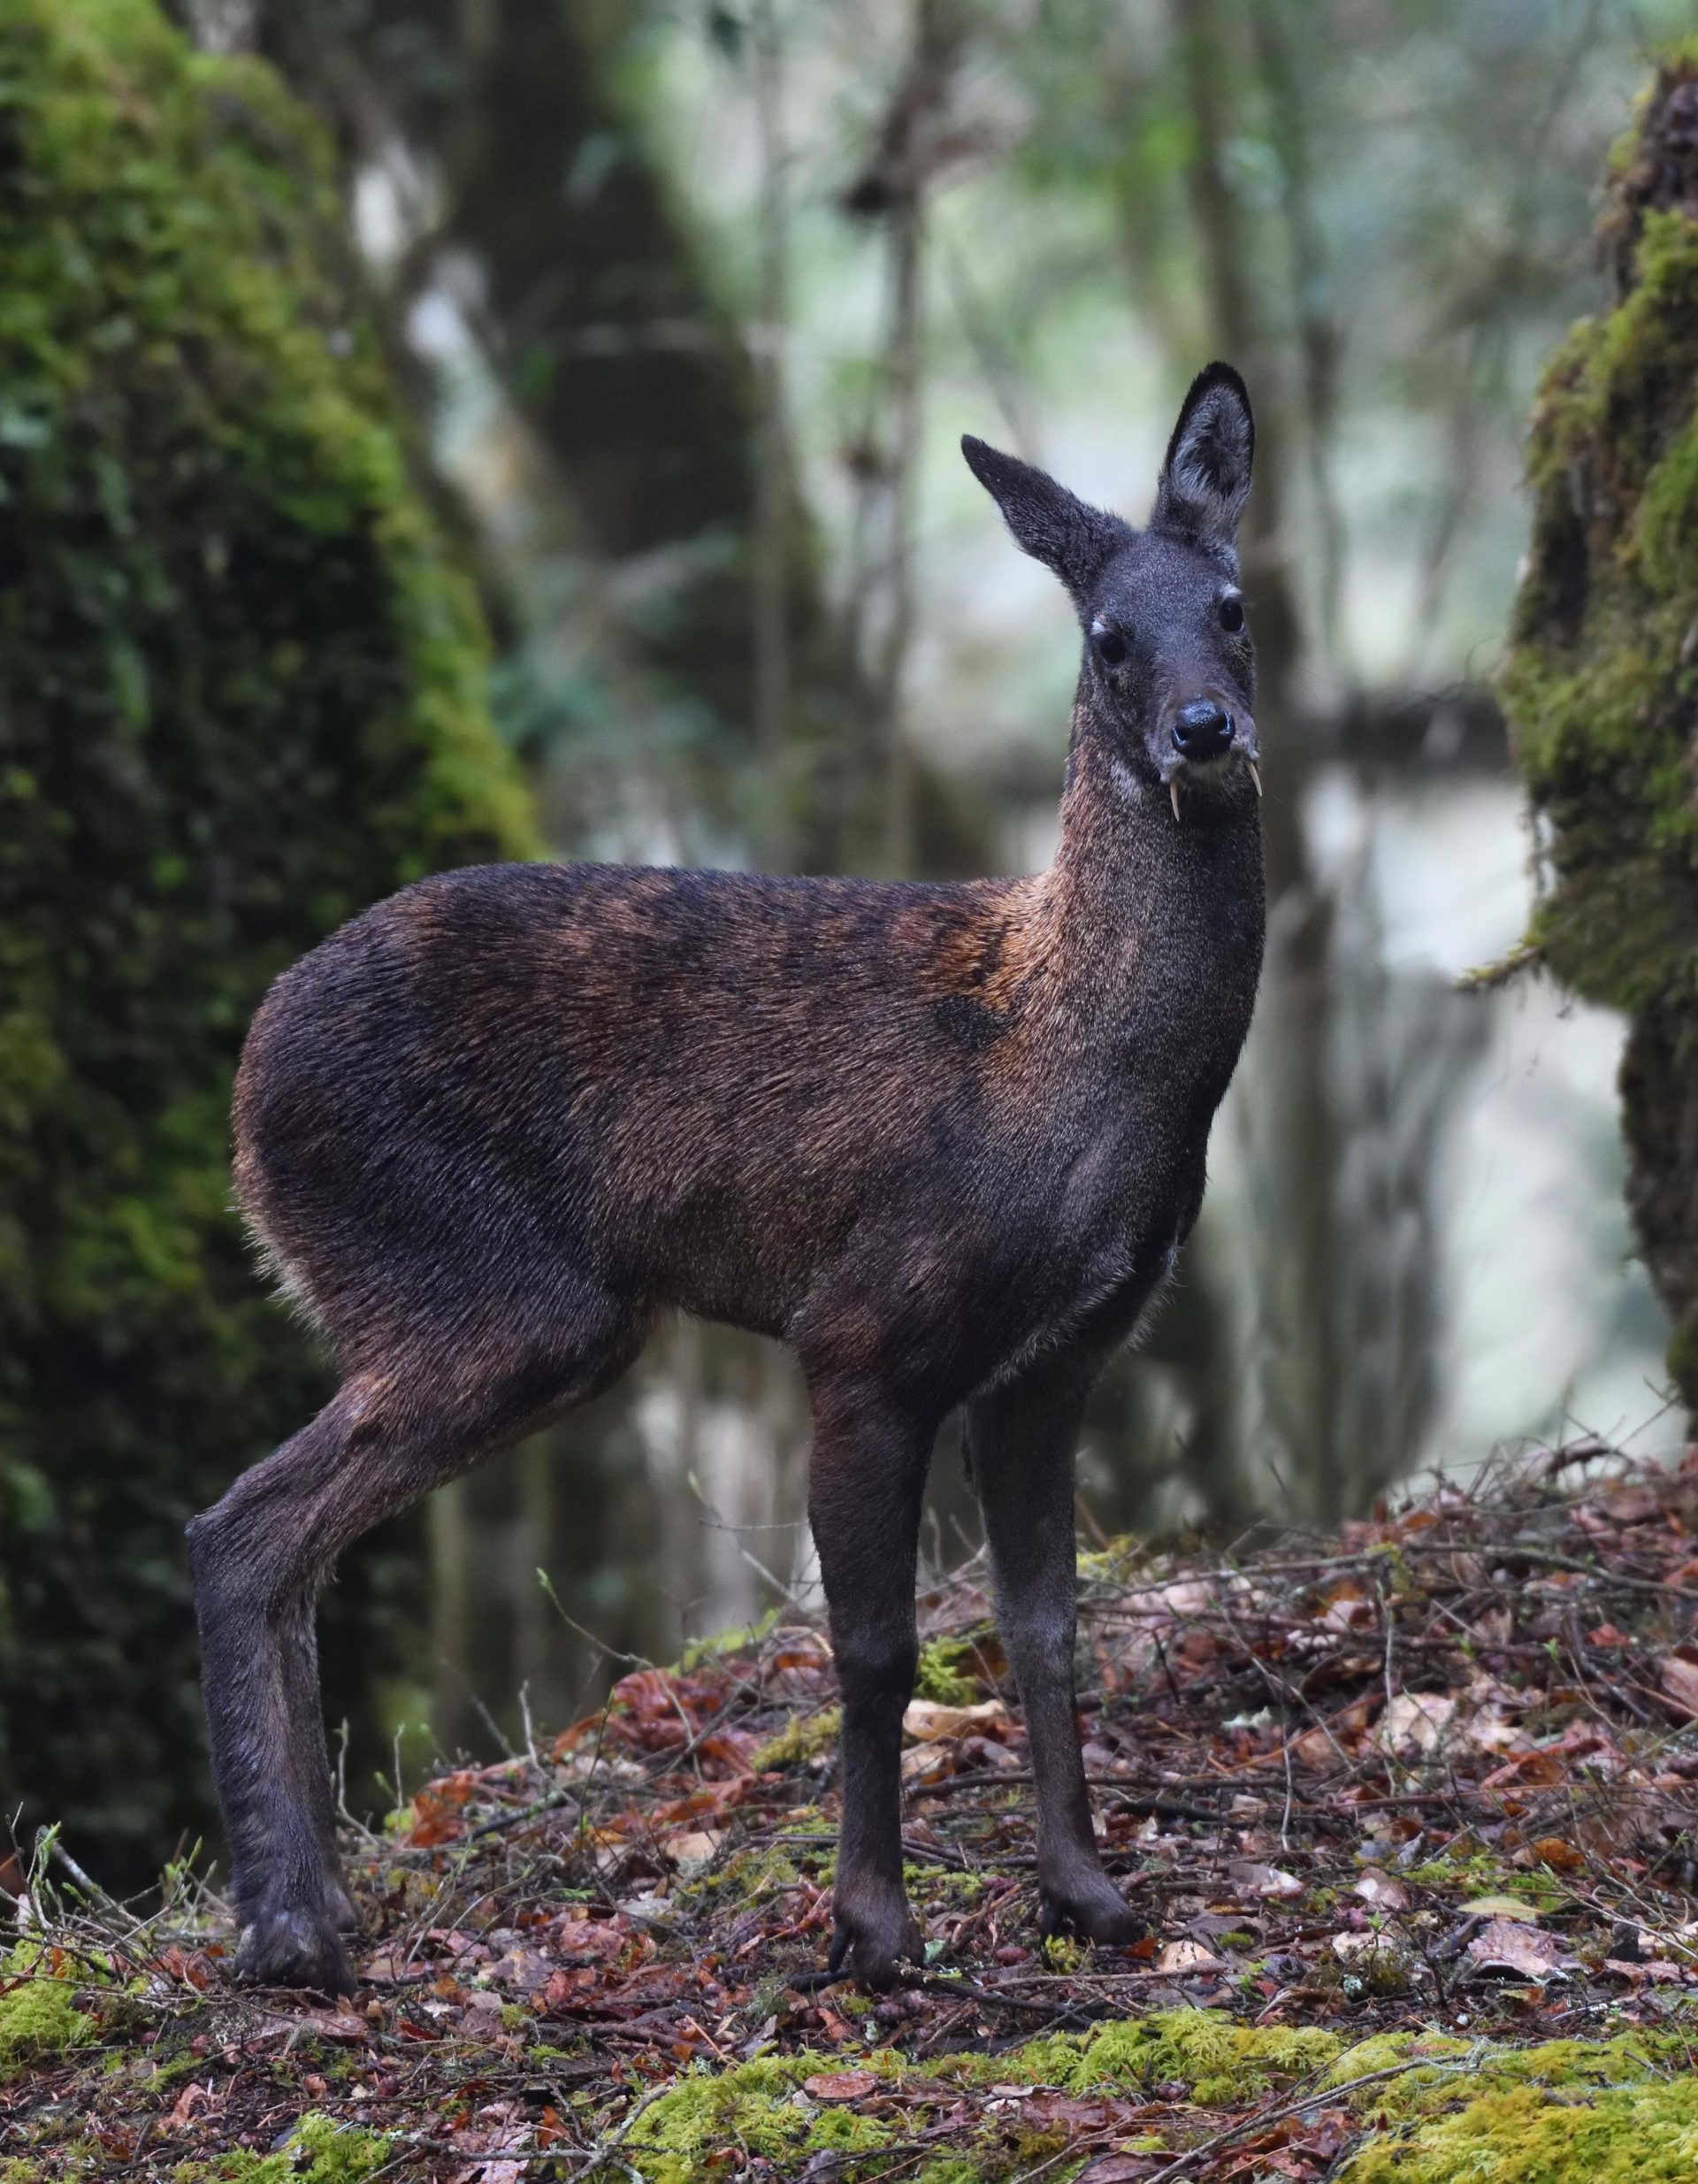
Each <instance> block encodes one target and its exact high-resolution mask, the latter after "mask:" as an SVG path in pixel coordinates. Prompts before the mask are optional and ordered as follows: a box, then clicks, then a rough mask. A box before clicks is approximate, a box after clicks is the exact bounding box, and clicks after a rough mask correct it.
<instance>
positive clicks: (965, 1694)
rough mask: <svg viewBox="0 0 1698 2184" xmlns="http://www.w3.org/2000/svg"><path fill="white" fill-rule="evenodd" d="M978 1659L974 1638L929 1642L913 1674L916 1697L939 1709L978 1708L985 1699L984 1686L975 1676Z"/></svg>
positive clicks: (923, 1648)
mask: <svg viewBox="0 0 1698 2184" xmlns="http://www.w3.org/2000/svg"><path fill="white" fill-rule="evenodd" d="M976 1659H977V1650H976V1648H975V1644H974V1642H973V1640H972V1639H971V1638H928V1639H927V1641H926V1643H925V1644H923V1645H922V1647H921V1648H920V1665H919V1667H918V1668H917V1669H916V1670H915V1671H914V1697H916V1698H926V1699H931V1700H933V1701H935V1702H936V1703H937V1705H940V1706H971V1705H975V1704H976V1703H977V1702H978V1701H979V1700H980V1699H982V1698H983V1697H984V1685H983V1681H982V1680H981V1678H980V1677H979V1676H978V1675H977V1674H975V1673H973V1670H974V1666H975V1662H976Z"/></svg>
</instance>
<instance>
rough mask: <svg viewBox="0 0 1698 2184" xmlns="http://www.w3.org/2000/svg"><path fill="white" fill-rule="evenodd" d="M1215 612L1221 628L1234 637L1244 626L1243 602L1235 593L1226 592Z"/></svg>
mask: <svg viewBox="0 0 1698 2184" xmlns="http://www.w3.org/2000/svg"><path fill="white" fill-rule="evenodd" d="M1216 611H1217V612H1218V613H1219V615H1220V626H1221V628H1222V629H1223V630H1226V631H1227V632H1229V633H1230V634H1231V635H1233V636H1236V635H1237V633H1238V632H1239V631H1240V630H1241V629H1243V626H1244V602H1243V600H1242V599H1240V598H1239V596H1238V594H1237V593H1236V592H1228V594H1227V595H1226V597H1225V598H1224V599H1223V600H1222V601H1221V602H1220V607H1219V608H1218V609H1217V610H1216Z"/></svg>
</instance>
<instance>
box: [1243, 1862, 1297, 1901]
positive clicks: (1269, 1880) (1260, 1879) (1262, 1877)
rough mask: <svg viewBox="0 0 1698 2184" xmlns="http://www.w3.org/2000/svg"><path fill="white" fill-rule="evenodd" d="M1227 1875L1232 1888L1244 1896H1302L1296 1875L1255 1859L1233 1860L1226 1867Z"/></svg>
mask: <svg viewBox="0 0 1698 2184" xmlns="http://www.w3.org/2000/svg"><path fill="white" fill-rule="evenodd" d="M1227 1875H1228V1879H1229V1880H1230V1881H1231V1882H1232V1885H1233V1887H1234V1888H1235V1889H1239V1890H1241V1891H1242V1892H1243V1894H1244V1895H1246V1896H1262V1897H1282V1896H1301V1895H1302V1894H1303V1883H1302V1881H1299V1880H1298V1879H1297V1876H1296V1874H1289V1873H1287V1872H1285V1871H1284V1869H1283V1868H1282V1867H1281V1866H1264V1865H1263V1864H1261V1863H1260V1861H1259V1860H1258V1859H1256V1858H1234V1859H1233V1861H1232V1863H1231V1864H1230V1865H1229V1866H1228V1867H1227Z"/></svg>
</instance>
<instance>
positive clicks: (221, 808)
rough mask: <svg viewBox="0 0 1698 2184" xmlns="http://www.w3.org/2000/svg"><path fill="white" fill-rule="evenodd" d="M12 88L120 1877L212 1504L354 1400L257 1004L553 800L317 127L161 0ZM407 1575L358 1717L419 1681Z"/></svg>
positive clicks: (5, 1185)
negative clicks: (516, 735) (508, 721)
mask: <svg viewBox="0 0 1698 2184" xmlns="http://www.w3.org/2000/svg"><path fill="white" fill-rule="evenodd" d="M0 87H3V88H0V1788H3V1789H4V1800H5V1805H6V1808H7V1814H8V1817H9V1818H10V1817H11V1814H12V1812H15V1811H16V1809H17V1808H18V1806H19V1803H20V1801H21V1803H22V1805H23V1807H24V1810H25V1813H26V1817H27V1820H34V1819H37V1818H40V1817H43V1816H52V1817H62V1818H64V1819H65V1820H66V1822H67V1824H68V1826H69V1828H70V1829H71V1831H72V1835H73V1840H74V1841H76V1842H77V1843H78V1845H79V1847H80V1851H81V1852H82V1854H83V1855H84V1856H85V1858H87V1857H89V1856H92V1857H94V1858H96V1860H97V1861H98V1860H102V1859H103V1860H104V1863H105V1869H106V1871H107V1872H108V1874H111V1875H113V1876H114V1877H116V1878H117V1879H119V1880H124V1881H127V1880H130V1879H132V1878H136V1877H139V1876H140V1875H141V1874H142V1873H143V1872H144V1870H145V1868H146V1867H147V1866H148V1864H149V1861H151V1860H154V1859H156V1858H157V1857H158V1856H159V1855H160V1853H161V1851H162V1850H167V1851H168V1850H169V1848H170V1846H171V1844H172V1841H173V1840H174V1839H175V1838H176V1837H177V1835H179V1834H180V1833H181V1832H187V1833H190V1834H193V1833H194V1832H197V1831H199V1830H201V1829H202V1828H204V1826H205V1825H206V1822H207V1820H208V1817H209V1812H210V1800H209V1797H208V1796H207V1794H206V1786H205V1776H204V1771H203V1762H202V1734H201V1727H200V1720H199V1707H198V1701H197V1697H196V1691H195V1667H196V1664H195V1645H194V1629H193V1619H192V1613H191V1608H190V1601H189V1596H188V1589H187V1572H186V1567H185V1559H184V1554H183V1551H182V1542H181V1537H180V1534H181V1527H182V1524H183V1521H184V1520H185V1519H186V1518H187V1516H188V1514H189V1513H191V1512H192V1511H193V1510H194V1509H195V1508H196V1507H197V1506H203V1505H204V1504H205V1503H206V1502H208V1501H210V1500H211V1499H212V1498H215V1497H216V1496H217V1495H218V1493H219V1492H220V1491H221V1490H222V1489H223V1488H224V1486H225V1485H226V1483H228V1482H229V1480H230V1479H231V1478H233V1476H234V1475H235V1473H236V1472H237V1471H238V1470H239V1469H240V1468H241V1467H242V1466H243V1465H245V1464H247V1463H249V1462H250V1461H252V1460H254V1459H256V1457H258V1456H260V1455H263V1454H264V1452H266V1451H267V1450H268V1448H269V1447H270V1446H271V1445H272V1444H274V1443H275V1442H276V1441H278V1440H279V1439H280V1438H281V1437H283V1436H284V1435H286V1434H287V1433H288V1432H290V1431H291V1430H293V1429H294V1428H295V1427H297V1426H298V1425H300V1424H301V1423H302V1422H303V1420H304V1419H305V1418H306V1417H307V1416H308V1415H309V1414H310V1412H311V1410H312V1409H313V1407H314V1406H315V1404H316V1402H317V1400H318V1399H320V1398H321V1395H322V1391H323V1383H324V1375H323V1368H322V1366H321V1364H320V1363H319V1361H318V1360H317V1358H316V1357H315V1355H314V1353H313V1352H312V1350H311V1349H310V1346H309V1345H307V1343H306V1341H305V1339H304V1337H302V1335H301V1334H300V1333H299V1331H298V1330H295V1329H294V1328H293V1327H292V1326H291V1325H290V1323H289V1322H288V1321H287V1317H286V1316H285V1315H284V1314H283V1313H282V1312H281V1311H280V1310H279V1307H277V1306H276V1305H274V1304H273V1303H272V1301H271V1300H269V1299H267V1298H266V1296H265V1295H264V1290H263V1288H262V1287H261V1285H260V1284H259V1283H258V1282H257V1280H256V1278H255V1276H254V1273H253V1271H252V1269H251V1268H250V1267H249V1263H248V1257H247V1253H246V1251H245V1248H244V1245H243V1242H242V1239H241V1234H240V1232H239V1230H238V1228H237V1225H236V1222H235V1221H234V1218H233V1215H232V1213H231V1211H230V1207H229V1192H228V1175H227V1144H226V1107H227V1096H228V1090H229V1084H230V1078H231V1075H232V1071H233V1065H234V1062H235V1058H236V1054H237V1052H238V1050H239V1047H240V1045H241V1038H242V1034H243V1031H244V1030H245V1028H246V1024H247V1022H248V1019H249V1015H250V1014H251V1012H252V1010H253V1008H254V1007H255V1005H256V1002H257V1000H259V997H260V995H261V994H262V992H264V988H265V985H266V984H267V982H268V981H269V979H270V978H271V977H272V976H273V975H274V974H275V973H276V972H277V971H279V969H282V968H283V966H284V965H285V964H287V962H290V961H291V960H292V959H293V958H294V956H296V955H298V954H301V953H302V951H303V950H304V949H305V948H307V947H309V946H311V945H312V944H313V943H314V942H315V941H316V940H317V939H319V938H321V937H322V935H323V934H324V933H325V932H326V931H328V930H329V929H330V928H331V927H332V926H333V925H334V924H336V923H338V922H339V921H340V919H342V918H344V917H346V916H348V915H349V914H350V913H351V912H353V911H355V910H356V909H357V908H360V907H361V906H362V905H363V904H364V903H366V902H368V901H370V900H372V899H373V898H374V897H376V896H379V895H381V894H383V893H387V892H388V891H390V890H391V889H393V888H394V887H395V886H397V885H401V884H402V883H403V882H404V881H406V880H408V879H410V878H413V877H417V876H418V875H419V874H421V873H424V872H425V871H427V870H432V868H434V867H436V866H439V865H441V864H445V863H452V862H463V861H467V860H471V859H477V858H480V857H486V856H492V855H499V854H513V853H515V852H519V853H523V852H524V849H525V848H526V847H527V846H528V843H529V839H530V835H529V819H528V808H527V805H526V801H525V799H524V794H523V792H522V790H521V788H520V786H519V785H518V783H517V781H516V777H515V776H514V774H513V772H512V770H511V769H510V767H509V762H508V761H507V760H506V758H505V757H504V755H502V753H501V749H500V747H499V745H498V744H497V743H496V741H495V739H494V738H493V735H492V734H491V732H490V731H489V728H488V724H487V721H486V715H485V711H484V691H483V684H484V640H483V636H482V632H481V627H480V624H479V620H478V612H477V609H476V606H475V604H474V602H473V600H472V597H471V594H470V590H469V588H468V587H467V586H466V585H465V583H464V582H463V579H462V578H461V577H460V576H459V574H458V573H457V572H456V571H455V569H454V568H453V567H451V566H450V565H449V563H447V560H446V558H445V556H444V553H443V550H442V548H441V546H440V541H439V539H438V537H437V535H436V533H435V532H434V530H433V528H432V524H431V522H430V520H429V518H428V517H427V515H426V513H425V511H424V507H423V505H422V503H421V502H420V501H419V499H418V497H417V494H416V493H415V491H414V490H413V487H412V485H411V483H410V481H409V463H408V456H407V449H406V443H405V439H404V435H403V433H402V430H401V429H400V426H399V424H398V419H397V415H396V412H395V410H394V403H393V401H392V398H391V395H390V391H389V388H388V386H387V383H386V377H385V373H384V371H383V368H382V365H381V364H380V361H379V356H378V354H377V350H376V346H375V344H374V342H373V341H372V339H371V333H370V330H369V328H368V327H367V326H365V324H364V323H363V320H362V318H361V316H360V313H359V311H358V309H357V307H356V304H355V303H354V302H353V300H352V297H351V295H350V291H349V289H348V285H347V283H346V281H345V280H344V279H343V278H342V277H341V272H340V264H341V257H342V250H341V245H340V241H339V240H338V239H339V237H340V233H341V229H340V216H339V213H338V211H337V207H336V203H335V199H334V192H333V187H332V183H331V177H330V162H329V158H328V155H327V152H326V150H325V147H324V145H323V143H322V142H321V140H320V138H319V136H318V134H317V131H316V130H315V129H314V128H313V127H312V126H310V124H308V123H307V122H306V121H305V119H304V118H303V117H302V114H301V112H300V111H299V110H298V109H297V108H296V107H295V106H294V104H293V103H292V102H291V100H290V99H289V98H288V97H287V95H286V94H285V93H284V92H283V90H282V89H281V88H280V86H279V83H278V82H277V80H276V79H275V78H274V77H273V76H272V73H271V72H270V71H269V70H267V69H265V68H264V67H263V66H261V65H257V64H253V63H236V62H231V61H226V60H219V59H215V58H212V57H207V56H204V55H200V54H196V53H195V51H194V50H192V49H191V48H190V46H189V45H188V44H187V42H186V41H185V40H184V39H183V38H182V37H181V36H180V34H178V33H177V32H176V31H175V30H173V29H172V28H171V27H169V26H168V25H167V24H166V22H165V20H164V18H163V17H162V16H161V14H160V13H159V12H158V11H157V8H156V7H155V6H154V4H153V0H12V4H11V5H10V6H9V7H8V8H7V9H6V10H5V11H4V18H3V19H0ZM381 1091H382V1088H381V1087H380V1086H379V1087H374V1096H378V1097H381ZM394 1567H395V1566H394V1561H393V1559H389V1560H387V1561H386V1560H385V1559H383V1558H381V1557H378V1558H371V1557H368V1558H366V1559H364V1561H363V1563H362V1564H361V1565H360V1566H359V1568H358V1569H357V1570H356V1575H355V1576H354V1577H353V1579H352V1580H351V1582H349V1583H348V1584H346V1585H344V1586H342V1587H340V1588H339V1589H338V1591H337V1593H336V1594H335V1595H333V1602H334V1605H333V1610H332V1621H331V1623H330V1627H329V1630H328V1632H327V1637H326V1644H325V1660H326V1666H327V1670H328V1674H329V1679H330V1682H331V1685H332V1691H333V1708H336V1709H339V1710H340V1709H341V1708H345V1707H350V1706H355V1705H357V1703H358V1701H359V1700H360V1699H361V1698H363V1697H365V1696H366V1695H368V1694H369V1693H370V1691H371V1688H372V1681H373V1671H374V1669H376V1670H378V1671H381V1670H382V1669H383V1668H384V1667H388V1668H389V1670H390V1671H391V1672H392V1673H415V1674H416V1673H417V1668H416V1665H415V1664H414V1663H413V1662H412V1661H411V1660H410V1659H409V1657H408V1656H407V1655H406V1654H405V1653H404V1652H402V1651H400V1650H398V1649H396V1648H395V1647H394V1646H391V1647H390V1648H388V1649H387V1651H386V1648H385V1646H384V1644H382V1643H381V1636H380V1634H381V1630H382V1627H383V1620H384V1616H385V1613H386V1609H394V1606H395V1605H396V1601H395V1596H394V1584H395V1582H396V1580H395V1576H394ZM356 1633H357V1634H358V1636H359V1638H360V1641H361V1643H360V1644H359V1645H358V1646H357V1648H356V1647H355V1646H352V1645H350V1644H348V1639H349V1638H350V1637H351V1636H353V1635H355V1634H356ZM391 1635H392V1636H394V1625H392V1626H391ZM354 1674H357V1678H358V1681H357V1683H356V1682H354V1681H353V1675H354ZM339 1687H340V1688H339ZM333 1718H334V1717H333Z"/></svg>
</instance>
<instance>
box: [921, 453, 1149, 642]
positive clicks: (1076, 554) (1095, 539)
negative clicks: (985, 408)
mask: <svg viewBox="0 0 1698 2184" xmlns="http://www.w3.org/2000/svg"><path fill="white" fill-rule="evenodd" d="M961 453H962V454H963V455H964V456H966V457H967V466H968V469H969V470H970V471H972V473H973V475H974V476H975V478H976V479H978V481H979V483H980V484H981V485H982V486H983V487H984V489H985V491H986V492H987V493H988V494H990V498H991V499H992V500H993V501H994V502H996V504H997V506H998V508H999V509H1000V510H1002V517H1003V521H1004V522H1005V523H1006V525H1007V526H1008V528H1009V530H1010V531H1011V532H1012V533H1013V539H1014V543H1015V545H1016V546H1018V547H1019V548H1020V549H1021V553H1023V554H1029V555H1030V556H1032V559H1033V560H1034V561H1041V562H1042V563H1044V567H1045V568H1047V569H1052V570H1054V571H1055V573H1056V575H1057V576H1059V578H1060V579H1061V581H1062V582H1063V584H1065V585H1066V586H1067V589H1068V591H1070V592H1071V593H1072V594H1073V596H1074V599H1075V602H1076V603H1077V604H1078V605H1079V606H1080V607H1081V609H1082V608H1083V605H1084V595H1085V594H1086V593H1087V592H1088V591H1089V589H1090V583H1091V579H1092V578H1093V577H1095V575H1096V574H1097V571H1098V570H1099V569H1100V568H1101V567H1102V565H1103V563H1104V562H1105V561H1106V560H1107V558H1108V556H1109V555H1110V554H1111V553H1112V552H1113V549H1114V547H1115V545H1116V544H1117V543H1118V542H1119V541H1120V540H1122V539H1123V538H1124V537H1125V536H1126V525H1124V524H1123V523H1121V520H1120V518H1119V517H1118V516H1110V515H1108V514H1106V513H1105V511H1104V510H1102V509H1100V508H1092V507H1091V506H1090V503H1089V502H1085V501H1082V500H1080V499H1079V498H1078V496H1077V495H1076V494H1071V493H1069V492H1068V491H1067V487H1065V486H1059V485H1057V483H1056V482H1055V480H1054V479H1053V478H1052V477H1051V476H1050V474H1049V472H1048V471H1041V470H1038V469H1037V468H1036V466H1035V465H1034V464H1030V463H1022V462H1021V459H1020V457H1019V456H1017V455H1004V454H1003V453H1002V452H1001V450H1000V449H999V448H992V447H988V446H987V445H986V444H985V442H984V441H983V440H975V439H974V437H973V435H972V434H971V433H968V434H966V435H965V437H964V438H963V439H962V441H961Z"/></svg>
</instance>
